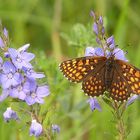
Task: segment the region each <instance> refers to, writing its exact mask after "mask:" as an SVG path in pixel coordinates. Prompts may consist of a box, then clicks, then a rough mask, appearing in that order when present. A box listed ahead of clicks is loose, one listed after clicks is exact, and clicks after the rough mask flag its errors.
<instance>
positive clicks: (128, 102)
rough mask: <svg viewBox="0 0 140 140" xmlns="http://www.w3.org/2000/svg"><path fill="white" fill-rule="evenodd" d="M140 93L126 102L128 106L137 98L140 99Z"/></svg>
mask: <svg viewBox="0 0 140 140" xmlns="http://www.w3.org/2000/svg"><path fill="white" fill-rule="evenodd" d="M139 97H140V95H133V96H132V97H131V98H130V99H129V100H128V101H127V104H126V107H128V106H129V105H130V104H132V103H133V102H134V101H135V100H137V99H139Z"/></svg>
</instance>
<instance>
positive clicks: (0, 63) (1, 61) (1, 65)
mask: <svg viewBox="0 0 140 140" xmlns="http://www.w3.org/2000/svg"><path fill="white" fill-rule="evenodd" d="M2 68H3V60H2V58H1V57H0V70H2Z"/></svg>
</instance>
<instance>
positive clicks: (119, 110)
mask: <svg viewBox="0 0 140 140" xmlns="http://www.w3.org/2000/svg"><path fill="white" fill-rule="evenodd" d="M125 106H126V103H117V102H114V103H113V110H114V111H113V112H114V113H113V114H114V117H115V118H116V130H117V137H116V139H117V140H126V139H127V132H126V126H125V123H124V120H123V114H124V112H125Z"/></svg>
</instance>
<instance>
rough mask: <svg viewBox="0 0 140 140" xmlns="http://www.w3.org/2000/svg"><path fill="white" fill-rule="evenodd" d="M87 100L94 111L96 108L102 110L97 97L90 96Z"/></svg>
mask: <svg viewBox="0 0 140 140" xmlns="http://www.w3.org/2000/svg"><path fill="white" fill-rule="evenodd" d="M87 102H88V103H89V105H90V108H91V110H92V111H94V110H95V109H97V110H99V111H101V106H100V105H99V103H98V101H97V99H95V98H89V99H88V100H87Z"/></svg>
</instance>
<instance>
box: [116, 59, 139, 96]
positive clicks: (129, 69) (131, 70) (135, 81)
mask: <svg viewBox="0 0 140 140" xmlns="http://www.w3.org/2000/svg"><path fill="white" fill-rule="evenodd" d="M116 63H117V65H118V67H120V72H121V74H122V75H123V77H124V79H125V80H126V81H127V83H128V85H129V88H131V90H132V93H134V94H140V69H138V68H136V67H134V66H132V65H130V64H129V63H127V62H124V61H121V60H117V61H116Z"/></svg>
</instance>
